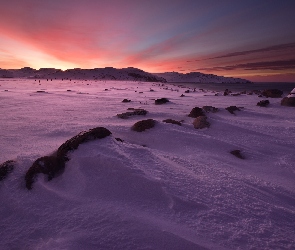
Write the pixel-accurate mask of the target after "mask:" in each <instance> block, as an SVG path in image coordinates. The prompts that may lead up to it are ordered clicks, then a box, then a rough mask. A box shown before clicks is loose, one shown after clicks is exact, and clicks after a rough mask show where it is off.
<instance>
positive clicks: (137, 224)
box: [0, 79, 295, 249]
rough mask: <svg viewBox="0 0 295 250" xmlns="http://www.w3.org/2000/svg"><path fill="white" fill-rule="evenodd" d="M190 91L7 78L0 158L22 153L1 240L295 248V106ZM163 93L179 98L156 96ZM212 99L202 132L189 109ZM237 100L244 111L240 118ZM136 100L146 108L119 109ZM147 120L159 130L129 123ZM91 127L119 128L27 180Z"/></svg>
mask: <svg viewBox="0 0 295 250" xmlns="http://www.w3.org/2000/svg"><path fill="white" fill-rule="evenodd" d="M151 89H152V90H153V91H151ZM185 90H188V88H185V87H182V86H177V84H174V85H172V84H162V83H147V82H126V81H122V82H119V81H81V80H72V81H68V80H64V81H61V80H53V81H46V80H44V79H42V80H41V81H40V83H39V81H38V80H37V81H34V80H33V79H7V80H6V79H5V80H2V81H0V112H1V123H0V163H2V162H4V161H7V160H16V162H17V166H16V168H15V169H14V171H13V172H12V173H11V174H10V175H9V176H8V177H7V178H6V179H4V180H3V181H1V182H0V199H1V207H0V225H1V227H0V237H1V240H0V249H295V115H294V114H295V109H294V108H293V107H284V106H281V105H280V100H281V98H269V100H270V105H269V106H268V107H259V106H256V103H257V102H258V101H260V100H261V99H266V98H259V97H258V96H257V95H246V94H242V95H239V96H230V95H229V96H223V95H222V93H221V92H220V95H217V96H216V95H215V94H218V92H214V91H206V90H203V91H201V90H199V89H197V91H196V92H193V91H192V89H190V92H189V93H184V91H185ZM37 91H39V92H37ZM40 91H41V92H40ZM181 94H184V95H185V96H184V97H180V95H181ZM287 94H288V93H284V96H286V95H287ZM162 97H165V98H168V99H169V100H170V102H169V103H166V104H163V105H155V104H154V100H155V99H157V98H162ZM125 98H126V99H130V100H131V102H128V103H122V100H123V99H125ZM205 105H211V106H214V107H217V108H219V109H220V110H219V111H218V112H216V113H207V114H206V115H207V117H208V121H209V122H210V123H211V126H210V128H206V129H194V127H193V125H192V122H193V120H194V118H191V117H188V114H189V112H190V111H191V109H192V108H194V107H196V106H198V107H202V106H205ZM231 105H235V106H238V107H243V108H242V109H241V111H236V112H235V113H236V114H235V115H233V114H230V113H229V112H228V111H227V110H225V108H226V107H228V106H231ZM128 108H143V109H145V110H147V111H148V114H147V115H146V116H132V117H130V118H128V119H120V118H118V117H117V116H116V114H118V113H123V112H126V111H127V109H128ZM149 118H152V119H154V120H156V121H157V124H156V126H155V127H154V128H151V129H149V130H146V131H144V132H140V133H139V132H135V131H132V130H131V126H132V125H133V124H134V123H135V122H137V121H139V120H143V119H149ZM164 119H174V120H178V121H182V126H178V125H174V124H167V123H164V122H162V121H163V120H164ZM94 127H105V128H107V129H109V130H110V131H111V132H112V135H111V136H109V137H106V138H104V139H101V140H96V141H91V142H88V143H85V144H83V145H80V146H79V148H78V149H77V150H75V151H73V152H72V153H71V154H70V161H69V162H67V164H66V168H65V171H64V173H63V174H62V175H60V176H58V177H56V178H55V179H53V180H52V181H49V182H48V181H47V180H46V179H45V178H44V177H43V176H42V175H39V177H38V180H37V182H36V183H35V184H34V187H33V189H32V190H30V191H29V190H27V189H26V188H25V181H24V175H25V173H26V171H27V170H28V169H29V167H30V166H31V165H32V163H33V162H34V161H35V160H36V159H37V158H39V157H42V156H45V155H49V154H51V153H52V152H53V151H55V150H56V149H57V148H58V147H59V146H60V145H61V144H62V143H63V142H65V141H66V140H67V139H69V138H71V137H73V136H74V135H76V134H78V133H79V132H81V131H84V130H88V129H91V128H94ZM115 138H120V139H122V140H123V142H120V141H117V140H115ZM236 149H239V150H241V152H242V154H243V155H244V156H245V159H239V158H237V157H235V156H233V155H232V154H230V153H229V152H230V151H231V150H236Z"/></svg>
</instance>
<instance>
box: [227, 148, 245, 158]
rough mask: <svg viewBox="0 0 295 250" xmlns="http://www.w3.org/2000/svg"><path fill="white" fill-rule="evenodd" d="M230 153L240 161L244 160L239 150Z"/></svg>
mask: <svg viewBox="0 0 295 250" xmlns="http://www.w3.org/2000/svg"><path fill="white" fill-rule="evenodd" d="M230 153H231V154H232V155H234V156H236V157H238V158H240V159H245V157H244V156H243V155H242V154H241V150H238V149H236V150H232V151H230Z"/></svg>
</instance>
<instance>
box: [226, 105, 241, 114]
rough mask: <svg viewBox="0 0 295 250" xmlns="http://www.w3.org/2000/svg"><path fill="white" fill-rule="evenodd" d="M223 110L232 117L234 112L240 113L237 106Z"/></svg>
mask: <svg viewBox="0 0 295 250" xmlns="http://www.w3.org/2000/svg"><path fill="white" fill-rule="evenodd" d="M225 109H226V110H227V111H228V112H230V113H231V114H233V115H234V114H235V113H234V111H240V109H239V108H238V107H237V106H229V107H227V108H225Z"/></svg>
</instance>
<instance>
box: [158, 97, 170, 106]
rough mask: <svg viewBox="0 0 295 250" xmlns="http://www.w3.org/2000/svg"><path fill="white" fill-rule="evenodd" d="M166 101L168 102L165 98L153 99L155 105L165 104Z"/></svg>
mask: <svg viewBox="0 0 295 250" xmlns="http://www.w3.org/2000/svg"><path fill="white" fill-rule="evenodd" d="M167 102H169V100H168V99H167V98H160V99H156V100H155V104H156V105H160V104H165V103H167Z"/></svg>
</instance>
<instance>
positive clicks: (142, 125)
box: [131, 119, 156, 132]
mask: <svg viewBox="0 0 295 250" xmlns="http://www.w3.org/2000/svg"><path fill="white" fill-rule="evenodd" d="M155 125H156V121H155V120H153V119H147V120H142V121H138V122H136V123H135V124H134V125H133V126H132V128H131V129H132V130H133V131H136V132H142V131H144V130H146V129H150V128H153V127H154V126H155Z"/></svg>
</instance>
